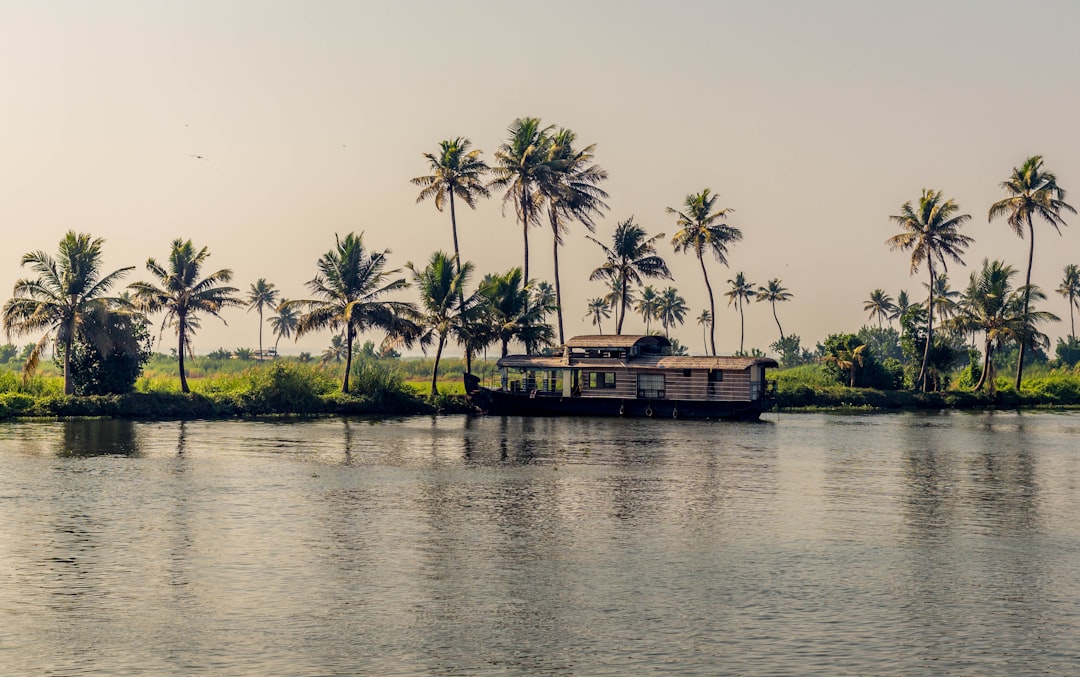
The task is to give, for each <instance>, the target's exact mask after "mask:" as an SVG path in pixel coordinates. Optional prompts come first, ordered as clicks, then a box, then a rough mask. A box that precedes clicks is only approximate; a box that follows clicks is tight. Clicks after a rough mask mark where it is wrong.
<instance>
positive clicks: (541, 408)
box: [465, 374, 772, 421]
mask: <svg viewBox="0 0 1080 677" xmlns="http://www.w3.org/2000/svg"><path fill="white" fill-rule="evenodd" d="M465 392H466V394H467V395H468V397H469V399H470V401H471V402H472V403H473V405H475V406H476V407H477V409H479V410H480V411H482V412H484V413H486V414H492V415H496V416H623V417H627V418H670V419H679V418H689V419H726V420H743V421H755V420H757V419H758V418H759V417H760V416H761V413H762V412H763V411H768V410H769V409H771V408H772V400H771V399H762V400H757V401H753V402H717V401H697V400H666V399H665V400H644V399H619V398H614V397H611V398H608V397H562V396H559V395H542V394H535V395H530V394H528V393H507V392H503V391H501V390H492V389H490V388H485V387H483V386H481V385H480V382H479V380H478V379H477V378H476V377H475V376H473V375H471V374H466V375H465Z"/></svg>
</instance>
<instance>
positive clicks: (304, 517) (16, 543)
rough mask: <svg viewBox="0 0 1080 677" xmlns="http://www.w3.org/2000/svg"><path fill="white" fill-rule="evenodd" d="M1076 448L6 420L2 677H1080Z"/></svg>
mask: <svg viewBox="0 0 1080 677" xmlns="http://www.w3.org/2000/svg"><path fill="white" fill-rule="evenodd" d="M1078 432H1080V415H1078V414H1052V413H1033V414H1022V415H1021V414H1015V413H977V414H937V415H916V414H904V415H877V416H830V415H783V416H781V417H779V418H777V417H776V416H775V415H772V416H770V417H769V420H768V421H766V422H763V423H760V424H756V425H755V424H731V423H712V422H693V421H678V422H672V421H654V420H648V421H626V420H604V419H520V418H506V419H502V418H478V419H467V418H463V417H443V418H426V417H425V418H408V419H402V420H390V421H381V422H375V421H366V420H359V419H353V420H341V419H322V420H316V421H307V422H290V423H266V422H186V423H179V422H170V423H132V422H121V421H78V422H59V423H7V424H3V425H0V673H2V674H5V675H23V674H25V675H47V674H55V675H61V674H62V675H86V674H100V675H125V674H138V675H141V674H175V675H190V674H215V675H217V674H222V675H249V674H250V675H339V674H340V675H347V674H378V675H395V674H401V675H413V674H425V675H476V674H529V675H534V674H539V675H576V674H611V675H616V674H618V675H621V674H628V673H630V674H635V673H636V674H640V673H648V674H655V673H670V674H700V675H716V674H736V675H739V674H744V675H807V674H817V675H837V674H852V675H855V674H895V675H912V674H925V675H939V674H957V675H1017V674H1060V675H1073V674H1080V486H1078V481H1080V480H1078V478H1080V435H1078Z"/></svg>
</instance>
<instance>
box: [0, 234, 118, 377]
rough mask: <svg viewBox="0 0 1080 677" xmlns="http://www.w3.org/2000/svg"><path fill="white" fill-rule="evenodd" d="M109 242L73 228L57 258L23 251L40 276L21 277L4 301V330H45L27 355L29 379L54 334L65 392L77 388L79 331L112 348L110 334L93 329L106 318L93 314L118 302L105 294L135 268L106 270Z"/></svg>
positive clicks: (24, 259)
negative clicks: (74, 358) (74, 362)
mask: <svg viewBox="0 0 1080 677" xmlns="http://www.w3.org/2000/svg"><path fill="white" fill-rule="evenodd" d="M104 242H105V240H103V239H102V238H91V237H90V235H88V234H86V233H76V232H75V231H73V230H69V231H68V232H67V233H66V234H65V235H64V237H63V238H62V239H61V240H60V246H59V249H58V252H57V253H58V256H57V258H55V259H54V258H53V257H52V256H50V255H49V254H47V253H45V252H44V251H41V250H38V251H35V252H29V253H27V254H23V257H22V265H24V266H26V265H29V266H30V267H31V269H32V270H33V271H34V272H35V273H37V277H36V278H33V279H31V278H23V279H21V280H18V281H17V282H16V283H15V289H14V291H13V292H12V294H13V297H12V298H10V299H8V301H7V303H5V304H4V310H3V314H4V330H5V331H6V332H7V336H8V337H9V338H10V337H11V336H21V335H23V334H28V333H30V332H35V331H41V330H45V333H44V335H43V336H42V337H41V338H40V339H39V340H38V342H37V343H36V344H35V345H34V347H33V349H31V351H30V354H29V355H28V356H27V359H26V365H25V366H24V367H23V376H24V378H27V377H29V376H30V375H31V374H33V373H34V371H36V369H37V366H38V364H39V363H40V361H41V354H42V352H43V351H44V350H45V347H46V346H47V345H48V342H49V340H50V339H55V341H56V342H57V343H58V344H60V345H61V346H62V347H63V352H64V394H65V395H71V394H72V393H74V392H75V388H74V384H73V382H72V380H71V347H72V343H73V342H74V340H75V338H76V336H77V335H83V337H84V338H86V339H88V340H90V341H92V342H93V343H95V345H98V347H99V349H101V350H103V351H105V352H108V350H109V349H110V346H109V345H108V344H109V337H108V335H107V333H104V332H100V331H93V330H92V327H103V326H105V323H102V322H91V319H92V317H95V316H98V319H100V316H101V315H102V314H104V313H105V312H107V311H108V309H109V306H110V304H112V303H115V299H109V298H108V297H106V296H105V295H106V293H107V292H108V291H109V288H110V287H111V286H112V285H113V284H115V283H116V282H117V281H118V280H120V279H121V278H123V277H124V276H125V275H127V274H128V273H129V272H130V271H131V270H132V269H133V266H129V267H127V268H121V269H119V270H115V271H113V272H111V273H109V274H107V275H102V274H101V246H102V244H104Z"/></svg>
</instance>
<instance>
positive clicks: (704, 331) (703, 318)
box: [697, 308, 713, 353]
mask: <svg viewBox="0 0 1080 677" xmlns="http://www.w3.org/2000/svg"><path fill="white" fill-rule="evenodd" d="M712 318H713V316H712V312H710V311H709V309H708V308H706V309H705V310H703V311H701V314H700V315H698V316H697V323H698V324H700V325H701V341H702V343H703V344H704V345H705V352H706V353H707V352H709V335H708V330H709V328H710V327H712V326H713V323H712Z"/></svg>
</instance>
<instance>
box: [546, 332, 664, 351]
mask: <svg viewBox="0 0 1080 677" xmlns="http://www.w3.org/2000/svg"><path fill="white" fill-rule="evenodd" d="M645 345H648V346H660V347H665V346H670V345H671V341H669V340H668V339H667V338H666V337H664V336H656V335H652V334H644V335H643V334H586V335H583V336H575V337H573V338H572V339H570V340H569V341H567V342H566V346H565V347H567V348H571V349H573V348H594V349H603V348H632V347H634V346H645Z"/></svg>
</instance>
